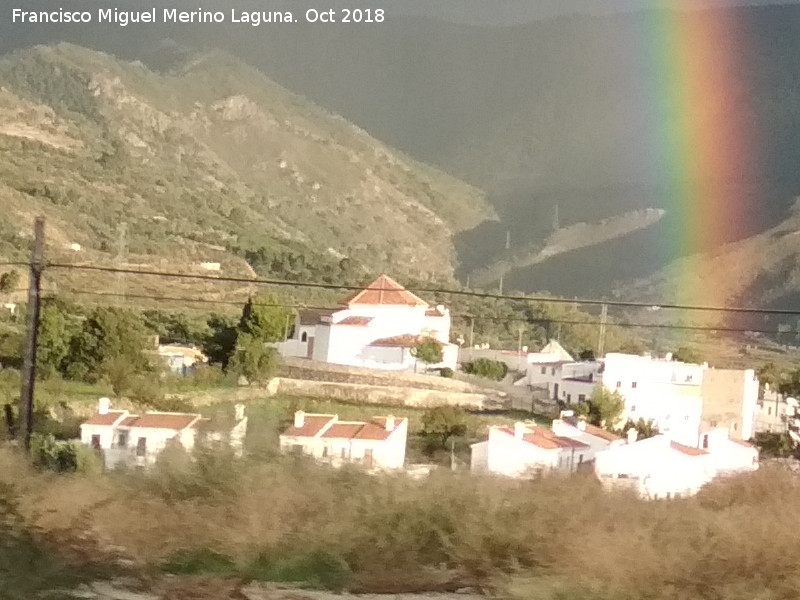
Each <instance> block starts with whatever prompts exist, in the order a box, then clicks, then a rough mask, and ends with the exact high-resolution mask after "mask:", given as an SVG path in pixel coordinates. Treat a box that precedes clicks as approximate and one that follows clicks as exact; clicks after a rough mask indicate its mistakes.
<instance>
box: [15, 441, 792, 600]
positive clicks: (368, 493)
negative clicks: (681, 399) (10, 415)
mask: <svg viewBox="0 0 800 600" xmlns="http://www.w3.org/2000/svg"><path fill="white" fill-rule="evenodd" d="M0 459H1V460H0V463H2V466H4V467H7V468H6V469H0V481H5V483H7V484H10V485H14V486H15V492H16V494H17V495H18V497H19V498H20V499H21V500H24V502H21V504H20V506H25V505H27V506H28V507H29V508H28V509H26V510H24V511H23V513H22V515H23V518H24V519H25V520H26V523H27V525H28V526H29V527H31V528H34V527H35V528H37V529H38V530H40V531H48V530H50V531H55V530H58V531H60V532H62V534H63V532H65V531H68V530H71V531H72V533H73V535H76V536H77V535H78V534H81V533H84V532H86V531H90V532H91V533H92V535H93V536H95V537H96V539H98V540H100V541H101V542H102V544H106V545H113V546H122V547H124V548H125V549H126V551H127V553H128V554H129V555H130V556H131V557H133V558H134V559H135V560H137V561H138V562H139V563H140V564H141V565H149V566H159V567H160V568H162V569H166V570H169V571H172V572H178V573H184V574H197V575H203V574H217V575H223V576H238V577H243V578H255V579H264V580H276V581H280V580H282V581H289V580H292V581H304V582H306V583H310V584H312V585H316V586H319V587H327V588H350V589H356V590H359V591H370V590H373V591H399V590H401V589H403V590H414V591H421V590H424V589H428V590H442V589H448V588H453V587H459V586H463V585H474V586H478V587H482V588H489V589H491V588H493V587H495V586H497V585H503V586H507V587H505V588H504V589H505V590H506V591H507V592H508V593H510V594H513V595H515V596H516V597H519V598H552V599H562V600H569V599H570V598H576V599H577V598H581V599H583V598H594V599H597V600H612V599H613V600H634V599H636V600H644V599H654V600H655V599H670V600H679V599H684V598H686V599H689V598H692V599H694V598H701V599H702V598H707V599H715V600H716V599H719V600H723V599H724V600H737V599H739V598H741V599H745V598H747V599H748V600H751V599H753V598H756V599H764V600H768V599H769V600H771V599H776V600H777V599H779V598H792V597H796V593H797V592H796V590H797V589H800V577H797V576H795V575H794V573H793V570H794V569H795V568H796V565H797V564H800V544H798V543H797V542H796V536H795V534H794V532H793V524H794V523H796V522H798V517H800V495H798V492H800V482H799V481H798V480H797V479H795V476H794V475H792V474H791V473H788V472H782V471H773V470H768V469H762V471H761V472H758V473H755V474H753V475H749V476H743V477H739V478H734V479H731V480H729V481H725V482H720V483H716V484H714V485H713V486H711V487H709V488H708V489H706V490H704V491H703V492H702V493H701V494H700V495H699V496H698V497H696V498H693V499H684V500H675V501H661V502H644V501H641V500H639V499H637V498H635V497H633V496H630V495H626V494H608V493H604V492H603V491H602V490H601V489H600V486H599V485H598V484H597V482H596V481H594V479H593V478H591V477H574V478H561V477H552V478H546V479H541V480H538V481H534V482H516V481H510V480H505V479H491V478H481V477H471V476H468V475H460V474H453V473H449V472H446V473H441V474H435V475H434V476H432V477H430V478H429V479H427V480H424V481H418V482H417V481H411V480H408V479H407V478H405V477H400V476H385V477H383V476H381V477H373V476H368V475H365V474H363V473H360V472H358V471H355V470H350V469H344V470H339V471H337V470H332V469H328V468H326V467H322V466H318V465H315V464H312V463H310V462H308V461H306V460H304V459H302V458H294V457H284V458H281V459H279V460H275V461H271V462H253V461H236V460H235V459H233V458H231V457H230V456H229V455H227V454H222V455H220V454H216V453H211V452H209V453H201V454H200V455H199V456H198V457H197V460H195V461H189V460H187V459H186V457H181V456H171V457H169V460H167V461H165V462H164V463H162V464H160V465H158V466H157V467H156V468H155V469H154V470H153V471H152V472H150V473H147V474H143V473H136V472H131V473H118V474H113V475H111V476H108V477H104V478H85V477H81V476H52V475H44V474H33V473H31V472H28V471H27V470H25V469H23V471H24V472H25V475H26V480H25V481H27V483H26V484H24V485H23V484H19V483H17V481H19V480H17V479H16V477H14V480H15V481H13V482H12V480H8V481H6V479H7V477H8V475H7V473H11V474H12V477H13V473H14V470H15V469H16V471H17V472H18V473H19V470H20V469H21V467H19V465H18V464H17V463H18V461H15V460H11V459H10V458H9V456H8V455H2V456H0Z"/></svg>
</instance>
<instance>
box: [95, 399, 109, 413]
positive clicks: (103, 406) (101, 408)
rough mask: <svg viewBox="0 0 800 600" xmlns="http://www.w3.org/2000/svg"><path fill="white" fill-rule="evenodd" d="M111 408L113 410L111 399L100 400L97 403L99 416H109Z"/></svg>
mask: <svg viewBox="0 0 800 600" xmlns="http://www.w3.org/2000/svg"><path fill="white" fill-rule="evenodd" d="M109 408H111V400H110V399H109V398H100V400H98V401H97V414H99V415H107V414H108V409H109Z"/></svg>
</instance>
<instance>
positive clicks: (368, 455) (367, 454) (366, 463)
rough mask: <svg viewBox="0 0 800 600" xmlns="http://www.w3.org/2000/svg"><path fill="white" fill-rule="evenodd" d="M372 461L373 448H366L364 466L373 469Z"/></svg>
mask: <svg viewBox="0 0 800 600" xmlns="http://www.w3.org/2000/svg"><path fill="white" fill-rule="evenodd" d="M372 462H373V459H372V448H370V449H368V450H364V466H365V467H367V468H368V469H371V468H372Z"/></svg>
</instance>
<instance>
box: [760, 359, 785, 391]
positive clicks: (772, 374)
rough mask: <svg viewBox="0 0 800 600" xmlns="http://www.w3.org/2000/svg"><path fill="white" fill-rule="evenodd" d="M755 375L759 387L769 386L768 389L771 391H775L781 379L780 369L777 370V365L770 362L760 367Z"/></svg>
mask: <svg viewBox="0 0 800 600" xmlns="http://www.w3.org/2000/svg"><path fill="white" fill-rule="evenodd" d="M756 375H757V376H758V381H759V383H761V385H765V384H766V385H769V387H770V388H772V389H777V387H778V385H779V384H780V382H781V378H782V373H781V371H780V369H778V367H777V365H776V364H775V363H774V362H772V361H770V362H767V363H764V364H763V365H761V366H760V367H759V368H758V369H757V370H756Z"/></svg>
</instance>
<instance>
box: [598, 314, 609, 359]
mask: <svg viewBox="0 0 800 600" xmlns="http://www.w3.org/2000/svg"><path fill="white" fill-rule="evenodd" d="M607 319H608V304H603V309H602V310H601V312H600V336H599V339H598V340H597V360H600V359H601V358H603V350H604V349H605V345H606V320H607Z"/></svg>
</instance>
